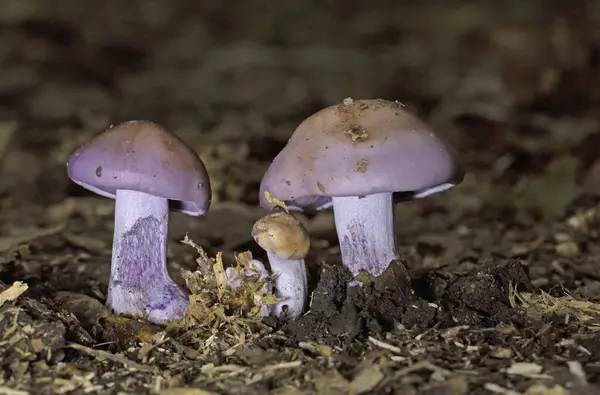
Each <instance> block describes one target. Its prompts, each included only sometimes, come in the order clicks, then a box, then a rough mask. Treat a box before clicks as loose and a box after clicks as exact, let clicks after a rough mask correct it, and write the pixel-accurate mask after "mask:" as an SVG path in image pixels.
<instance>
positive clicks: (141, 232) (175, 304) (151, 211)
mask: <svg viewBox="0 0 600 395" xmlns="http://www.w3.org/2000/svg"><path fill="white" fill-rule="evenodd" d="M168 224H169V206H168V201H167V200H166V199H163V198H158V197H155V196H152V195H148V194H145V193H141V192H135V191H125V190H119V191H117V196H116V202H115V232H114V239H113V251H112V263H111V275H110V283H109V286H108V296H107V300H106V305H107V307H108V308H109V309H111V310H112V311H113V312H114V313H115V314H126V315H132V316H141V317H144V318H146V319H148V320H149V321H152V322H155V323H158V324H165V323H166V322H167V321H170V320H176V319H180V318H182V317H183V313H184V311H185V309H186V308H187V306H188V305H189V299H188V297H187V295H186V294H185V293H184V292H183V291H182V290H181V288H180V287H179V286H178V285H177V284H175V283H174V282H173V280H171V278H170V277H169V274H168V272H167V232H168Z"/></svg>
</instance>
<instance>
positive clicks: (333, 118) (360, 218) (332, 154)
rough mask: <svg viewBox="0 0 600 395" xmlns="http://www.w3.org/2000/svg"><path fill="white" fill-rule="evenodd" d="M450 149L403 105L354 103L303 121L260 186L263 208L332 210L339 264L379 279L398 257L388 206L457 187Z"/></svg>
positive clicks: (458, 172) (458, 175) (458, 170)
mask: <svg viewBox="0 0 600 395" xmlns="http://www.w3.org/2000/svg"><path fill="white" fill-rule="evenodd" d="M463 175H464V170H463V167H462V165H461V164H460V161H459V159H458V156H457V154H456V152H455V151H454V149H453V148H452V147H451V146H450V145H448V144H447V143H446V142H445V141H443V140H442V139H441V138H440V137H439V136H437V135H436V134H435V133H434V132H433V131H432V130H431V129H430V128H429V127H428V126H427V125H426V124H425V123H424V122H423V121H421V120H419V119H418V118H417V117H416V116H414V115H412V114H410V113H409V112H407V111H406V110H405V109H403V108H402V105H401V104H399V103H396V102H389V101H385V100H352V99H346V100H344V101H343V103H340V104H338V105H334V106H331V107H328V108H325V109H323V110H321V111H319V112H317V113H315V114H313V115H312V116H310V117H309V118H307V119H306V120H305V121H304V122H302V123H301V124H300V125H299V126H298V128H297V129H296V130H295V132H294V134H293V135H292V137H291V138H290V140H289V142H288V143H287V145H286V146H285V147H284V148H283V150H282V151H281V152H280V153H279V154H278V155H277V156H276V157H275V159H274V160H273V162H272V164H271V166H270V167H269V169H268V170H267V172H266V173H265V175H264V177H263V180H262V182H261V186H260V196H259V198H260V201H261V206H263V207H265V208H268V209H271V208H273V207H274V203H273V201H272V199H267V197H266V196H265V192H269V193H270V195H271V196H272V197H273V198H276V199H280V200H282V201H283V202H285V204H286V205H287V207H288V208H289V209H290V210H304V209H307V208H313V209H316V210H322V209H326V208H329V207H331V206H333V211H334V216H335V224H336V230H337V233H338V238H339V242H340V247H341V254H342V261H343V264H344V265H345V266H346V267H347V268H348V269H349V270H350V271H351V272H352V274H353V275H354V276H356V275H357V274H359V272H360V271H361V270H364V271H366V272H368V273H369V274H371V275H373V276H379V275H381V274H382V273H383V272H384V271H385V269H386V268H387V267H388V265H389V263H390V262H391V261H393V260H395V259H396V258H398V254H397V251H396V237H395V228H394V211H393V204H394V203H395V202H399V201H406V200H412V199H418V198H422V197H425V196H428V195H431V194H434V193H437V192H440V191H443V190H446V189H449V188H451V187H453V186H455V185H457V184H459V183H460V182H461V181H462V179H463Z"/></svg>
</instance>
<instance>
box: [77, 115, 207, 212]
mask: <svg viewBox="0 0 600 395" xmlns="http://www.w3.org/2000/svg"><path fill="white" fill-rule="evenodd" d="M67 171H68V175H69V177H70V178H71V179H72V180H73V181H74V182H75V183H77V184H79V185H81V186H83V187H84V188H86V189H89V190H91V191H93V192H95V193H97V194H99V195H102V196H105V197H109V198H113V199H114V198H115V195H116V191H117V190H118V189H127V190H134V191H137V192H144V193H147V194H150V195H154V196H158V197H162V198H165V199H169V200H170V206H171V209H173V210H175V211H181V212H184V213H186V214H190V215H200V214H204V213H205V212H206V211H207V210H208V208H209V206H210V201H211V187H210V180H209V177H208V173H207V171H206V168H205V166H204V163H203V162H202V160H201V159H200V157H199V156H198V154H196V153H195V152H194V151H193V150H192V149H191V148H190V147H188V146H187V145H186V143H185V142H184V141H183V140H181V139H180V138H179V137H177V136H176V135H174V134H171V133H169V132H168V131H166V130H165V129H164V128H163V127H161V126H160V125H157V124H155V123H153V122H149V121H129V122H123V123H121V124H118V125H114V126H111V127H110V128H108V129H107V130H105V131H104V132H102V133H100V134H99V135H97V136H96V137H94V138H93V139H91V140H90V141H88V142H87V143H86V144H84V145H82V146H80V147H79V148H77V149H76V150H75V152H73V154H72V155H71V156H70V157H69V160H68V163H67Z"/></svg>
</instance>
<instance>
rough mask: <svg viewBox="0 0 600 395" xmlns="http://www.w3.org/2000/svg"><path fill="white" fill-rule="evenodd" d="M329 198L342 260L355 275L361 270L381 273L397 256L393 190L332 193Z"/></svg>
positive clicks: (373, 273) (376, 273)
mask: <svg viewBox="0 0 600 395" xmlns="http://www.w3.org/2000/svg"><path fill="white" fill-rule="evenodd" d="M332 202H333V212H334V216H335V227H336V231H337V234H338V239H339V242H340V248H341V253H342V263H343V264H344V266H346V267H347V268H348V269H349V270H350V272H352V275H354V276H356V275H358V274H359V272H360V271H361V270H365V271H367V272H368V273H369V274H371V275H372V276H375V277H378V276H380V275H381V274H382V273H383V272H384V271H385V269H387V267H388V265H389V264H390V262H391V261H393V260H394V259H398V254H397V252H396V233H395V225H394V207H393V200H392V193H388V192H386V193H378V194H373V195H367V196H364V197H356V196H351V197H334V198H332Z"/></svg>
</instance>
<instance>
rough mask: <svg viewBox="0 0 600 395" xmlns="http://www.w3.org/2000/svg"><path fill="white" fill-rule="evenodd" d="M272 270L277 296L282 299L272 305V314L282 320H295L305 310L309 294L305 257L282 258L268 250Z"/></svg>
mask: <svg viewBox="0 0 600 395" xmlns="http://www.w3.org/2000/svg"><path fill="white" fill-rule="evenodd" d="M267 257H268V258H269V264H270V265H271V272H273V275H274V276H275V280H274V283H273V286H274V288H275V296H276V297H277V298H278V299H281V301H280V302H277V303H276V304H274V305H273V306H271V314H272V315H274V316H275V317H277V318H279V319H280V320H293V319H296V318H298V317H299V316H300V315H301V314H302V312H303V311H304V305H305V304H306V298H307V296H308V295H307V294H308V281H307V278H306V264H305V263H304V259H282V258H280V257H279V256H277V255H276V254H274V253H272V252H267Z"/></svg>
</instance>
